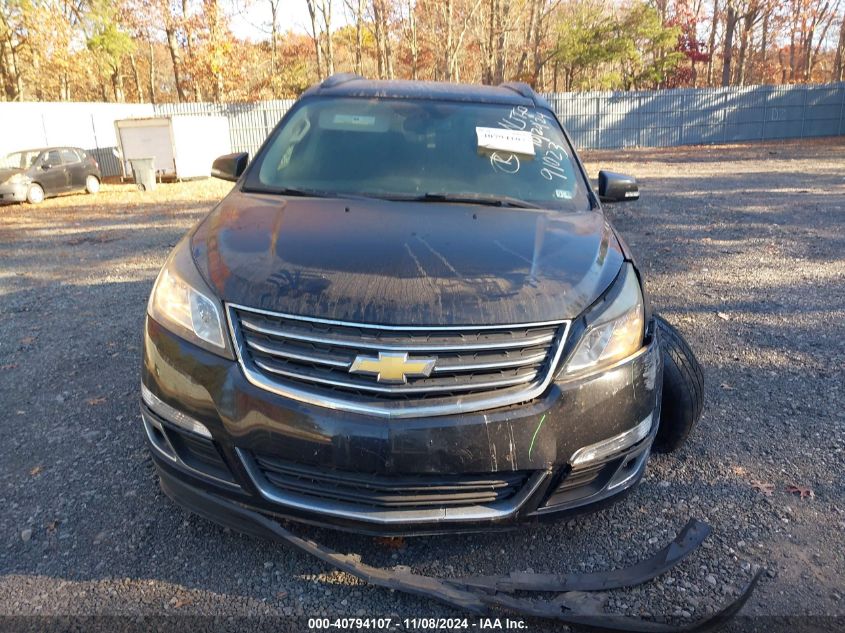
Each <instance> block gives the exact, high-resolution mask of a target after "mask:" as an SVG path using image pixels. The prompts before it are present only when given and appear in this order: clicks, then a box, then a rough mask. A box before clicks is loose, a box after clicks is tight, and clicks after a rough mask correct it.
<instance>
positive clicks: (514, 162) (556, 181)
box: [245, 98, 590, 210]
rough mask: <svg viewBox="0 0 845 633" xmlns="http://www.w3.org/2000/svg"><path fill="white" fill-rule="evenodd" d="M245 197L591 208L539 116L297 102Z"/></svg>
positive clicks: (553, 126)
mask: <svg viewBox="0 0 845 633" xmlns="http://www.w3.org/2000/svg"><path fill="white" fill-rule="evenodd" d="M245 189H247V190H251V191H265V192H278V193H300V194H303V193H305V194H308V193H311V194H315V195H320V194H323V195H332V194H340V195H344V194H345V195H364V196H377V197H385V198H396V199H417V198H419V199H432V200H445V201H449V198H450V197H453V198H454V200H453V201H463V202H466V201H472V199H473V198H475V199H478V200H484V201H488V202H489V201H491V200H500V201H503V202H506V203H507V202H514V201H515V202H516V203H518V202H519V201H526V202H529V203H531V204H533V205H539V206H543V207H546V208H561V209H573V210H575V209H586V208H589V206H590V205H589V199H588V197H587V188H586V184H585V182H584V181H583V178H582V176H581V173H580V172H579V171H578V169H577V167H576V164H575V162H574V158H573V152H572V148H571V147H570V146H569V144H568V143H567V141H566V138H565V137H564V135H563V132H562V131H561V129H560V126H559V125H558V123H557V121H556V120H555V119H554V117H553V116H552V115H551V114H550V113H549V112H548V111H547V110H544V109H539V108H532V107H525V106H515V107H512V106H508V105H495V104H476V103H454V102H439V101H426V100H419V101H414V100H409V99H394V100H388V99H362V98H349V99H320V98H312V99H308V100H305V101H303V102H302V103H301V104H300V105H299V106H298V107H297V109H296V110H295V111H294V112H293V113H291V115H290V116H289V117H288V118H287V120H286V121H285V123H284V125H283V126H281V127H280V128H278V129H277V130H276V131H275V133H274V136H273V137H272V138H271V139H270V142H269V144H268V146H267V148H266V149H265V151H264V152H263V153H262V154H261V155H260V156H259V157H258V160H257V161H256V164H255V165H253V166H252V167H251V168H250V173H249V174H248V175H247V180H246V183H245Z"/></svg>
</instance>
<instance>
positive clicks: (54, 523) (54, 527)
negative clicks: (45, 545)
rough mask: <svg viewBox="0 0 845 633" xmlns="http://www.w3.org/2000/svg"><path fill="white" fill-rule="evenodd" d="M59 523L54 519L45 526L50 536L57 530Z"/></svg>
mask: <svg viewBox="0 0 845 633" xmlns="http://www.w3.org/2000/svg"><path fill="white" fill-rule="evenodd" d="M59 523H60V521H59V520H58V519H54V520H52V521H50V522H49V523H48V524H47V531H48V532H49V533H50V534H54V533H55V532H56V530H58V529H59Z"/></svg>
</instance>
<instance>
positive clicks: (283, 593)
mask: <svg viewBox="0 0 845 633" xmlns="http://www.w3.org/2000/svg"><path fill="white" fill-rule="evenodd" d="M287 597H288V592H287V591H277V592H276V598H277V599H279V600H284V599H285V598H287Z"/></svg>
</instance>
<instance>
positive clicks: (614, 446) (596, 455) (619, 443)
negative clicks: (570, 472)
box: [569, 414, 651, 466]
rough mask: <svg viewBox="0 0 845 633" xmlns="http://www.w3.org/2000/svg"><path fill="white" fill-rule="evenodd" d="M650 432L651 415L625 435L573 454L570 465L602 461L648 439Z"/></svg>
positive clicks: (616, 436) (580, 449) (622, 434)
mask: <svg viewBox="0 0 845 633" xmlns="http://www.w3.org/2000/svg"><path fill="white" fill-rule="evenodd" d="M649 431H651V414H649V416H648V417H647V418H646V419H645V420H643V421H642V422H640V423H639V424H638V425H637V426H635V427H634V428H633V429H628V430H627V431H625V432H624V433H620V434H619V435H614V436H613V437H610V438H608V439H606V440H602V441H601V442H596V443H595V444H590V445H589V446H584V447H583V448H579V449H578V450H577V451H575V452H574V453H573V454H572V459H570V460H569V463H570V464H572V466H580V465H582V464H586V463H589V462H595V461H601V460H603V459H604V458H606V457H609V456H610V455H613V454H615V453H618V452H620V451H624V450H625V449H626V448H629V447H631V446H633V445H634V444H636V443H637V442H639V441H641V440H643V439H645V438H646V437H648V433H649Z"/></svg>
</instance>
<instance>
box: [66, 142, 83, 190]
mask: <svg viewBox="0 0 845 633" xmlns="http://www.w3.org/2000/svg"><path fill="white" fill-rule="evenodd" d="M60 153H61V156H62V165H63V166H64V168H65V170H66V171H67V173H68V189H84V188H85V176H86V175H87V174H86V170H85V164H84V163H83V162H82V159H81V158H80V157H79V154H77V152H76V150H74V149H70V148H65V149H63V150H61V151H60Z"/></svg>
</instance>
